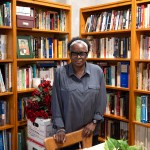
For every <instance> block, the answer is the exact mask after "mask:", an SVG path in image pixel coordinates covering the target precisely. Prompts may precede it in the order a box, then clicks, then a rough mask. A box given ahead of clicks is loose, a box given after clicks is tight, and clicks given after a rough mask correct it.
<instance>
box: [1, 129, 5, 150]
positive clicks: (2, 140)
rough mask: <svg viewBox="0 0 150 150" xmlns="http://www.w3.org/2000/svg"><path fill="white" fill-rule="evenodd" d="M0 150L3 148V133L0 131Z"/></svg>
mask: <svg viewBox="0 0 150 150" xmlns="http://www.w3.org/2000/svg"><path fill="white" fill-rule="evenodd" d="M0 150H4V143H3V134H2V131H0Z"/></svg>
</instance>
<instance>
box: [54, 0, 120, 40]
mask: <svg viewBox="0 0 150 150" xmlns="http://www.w3.org/2000/svg"><path fill="white" fill-rule="evenodd" d="M53 1H55V2H60V3H64V4H69V5H72V37H75V36H79V19H80V18H79V11H80V8H82V7H87V6H92V5H97V4H104V3H109V2H115V1H118V0H53Z"/></svg>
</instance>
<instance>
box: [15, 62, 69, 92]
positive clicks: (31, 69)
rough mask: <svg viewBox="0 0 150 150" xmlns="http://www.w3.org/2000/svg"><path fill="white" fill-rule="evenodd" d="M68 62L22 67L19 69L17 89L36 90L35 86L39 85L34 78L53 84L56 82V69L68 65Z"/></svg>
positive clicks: (41, 63)
mask: <svg viewBox="0 0 150 150" xmlns="http://www.w3.org/2000/svg"><path fill="white" fill-rule="evenodd" d="M66 64H67V62H66V61H61V62H56V61H37V63H35V64H31V65H28V66H24V67H23V66H22V67H18V68H17V89H18V90H21V89H26V88H33V87H34V88H35V86H33V85H37V84H36V83H34V82H36V81H37V80H33V79H34V78H39V79H40V80H41V81H42V80H49V81H51V83H52V84H53V80H54V68H57V67H60V66H63V65H66ZM38 81H39V80H38Z"/></svg>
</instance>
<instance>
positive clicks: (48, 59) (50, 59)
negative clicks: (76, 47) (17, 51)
mask: <svg viewBox="0 0 150 150" xmlns="http://www.w3.org/2000/svg"><path fill="white" fill-rule="evenodd" d="M60 60H64V61H69V58H33V59H17V62H26V61H27V62H29V61H30V62H31V61H33V62H34V61H35V62H36V61H60Z"/></svg>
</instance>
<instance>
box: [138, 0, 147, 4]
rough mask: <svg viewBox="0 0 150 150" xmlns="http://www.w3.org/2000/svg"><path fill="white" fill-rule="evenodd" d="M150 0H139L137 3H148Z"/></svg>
mask: <svg viewBox="0 0 150 150" xmlns="http://www.w3.org/2000/svg"><path fill="white" fill-rule="evenodd" d="M148 2H149V1H148V0H137V1H136V3H137V4H142V3H148Z"/></svg>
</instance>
